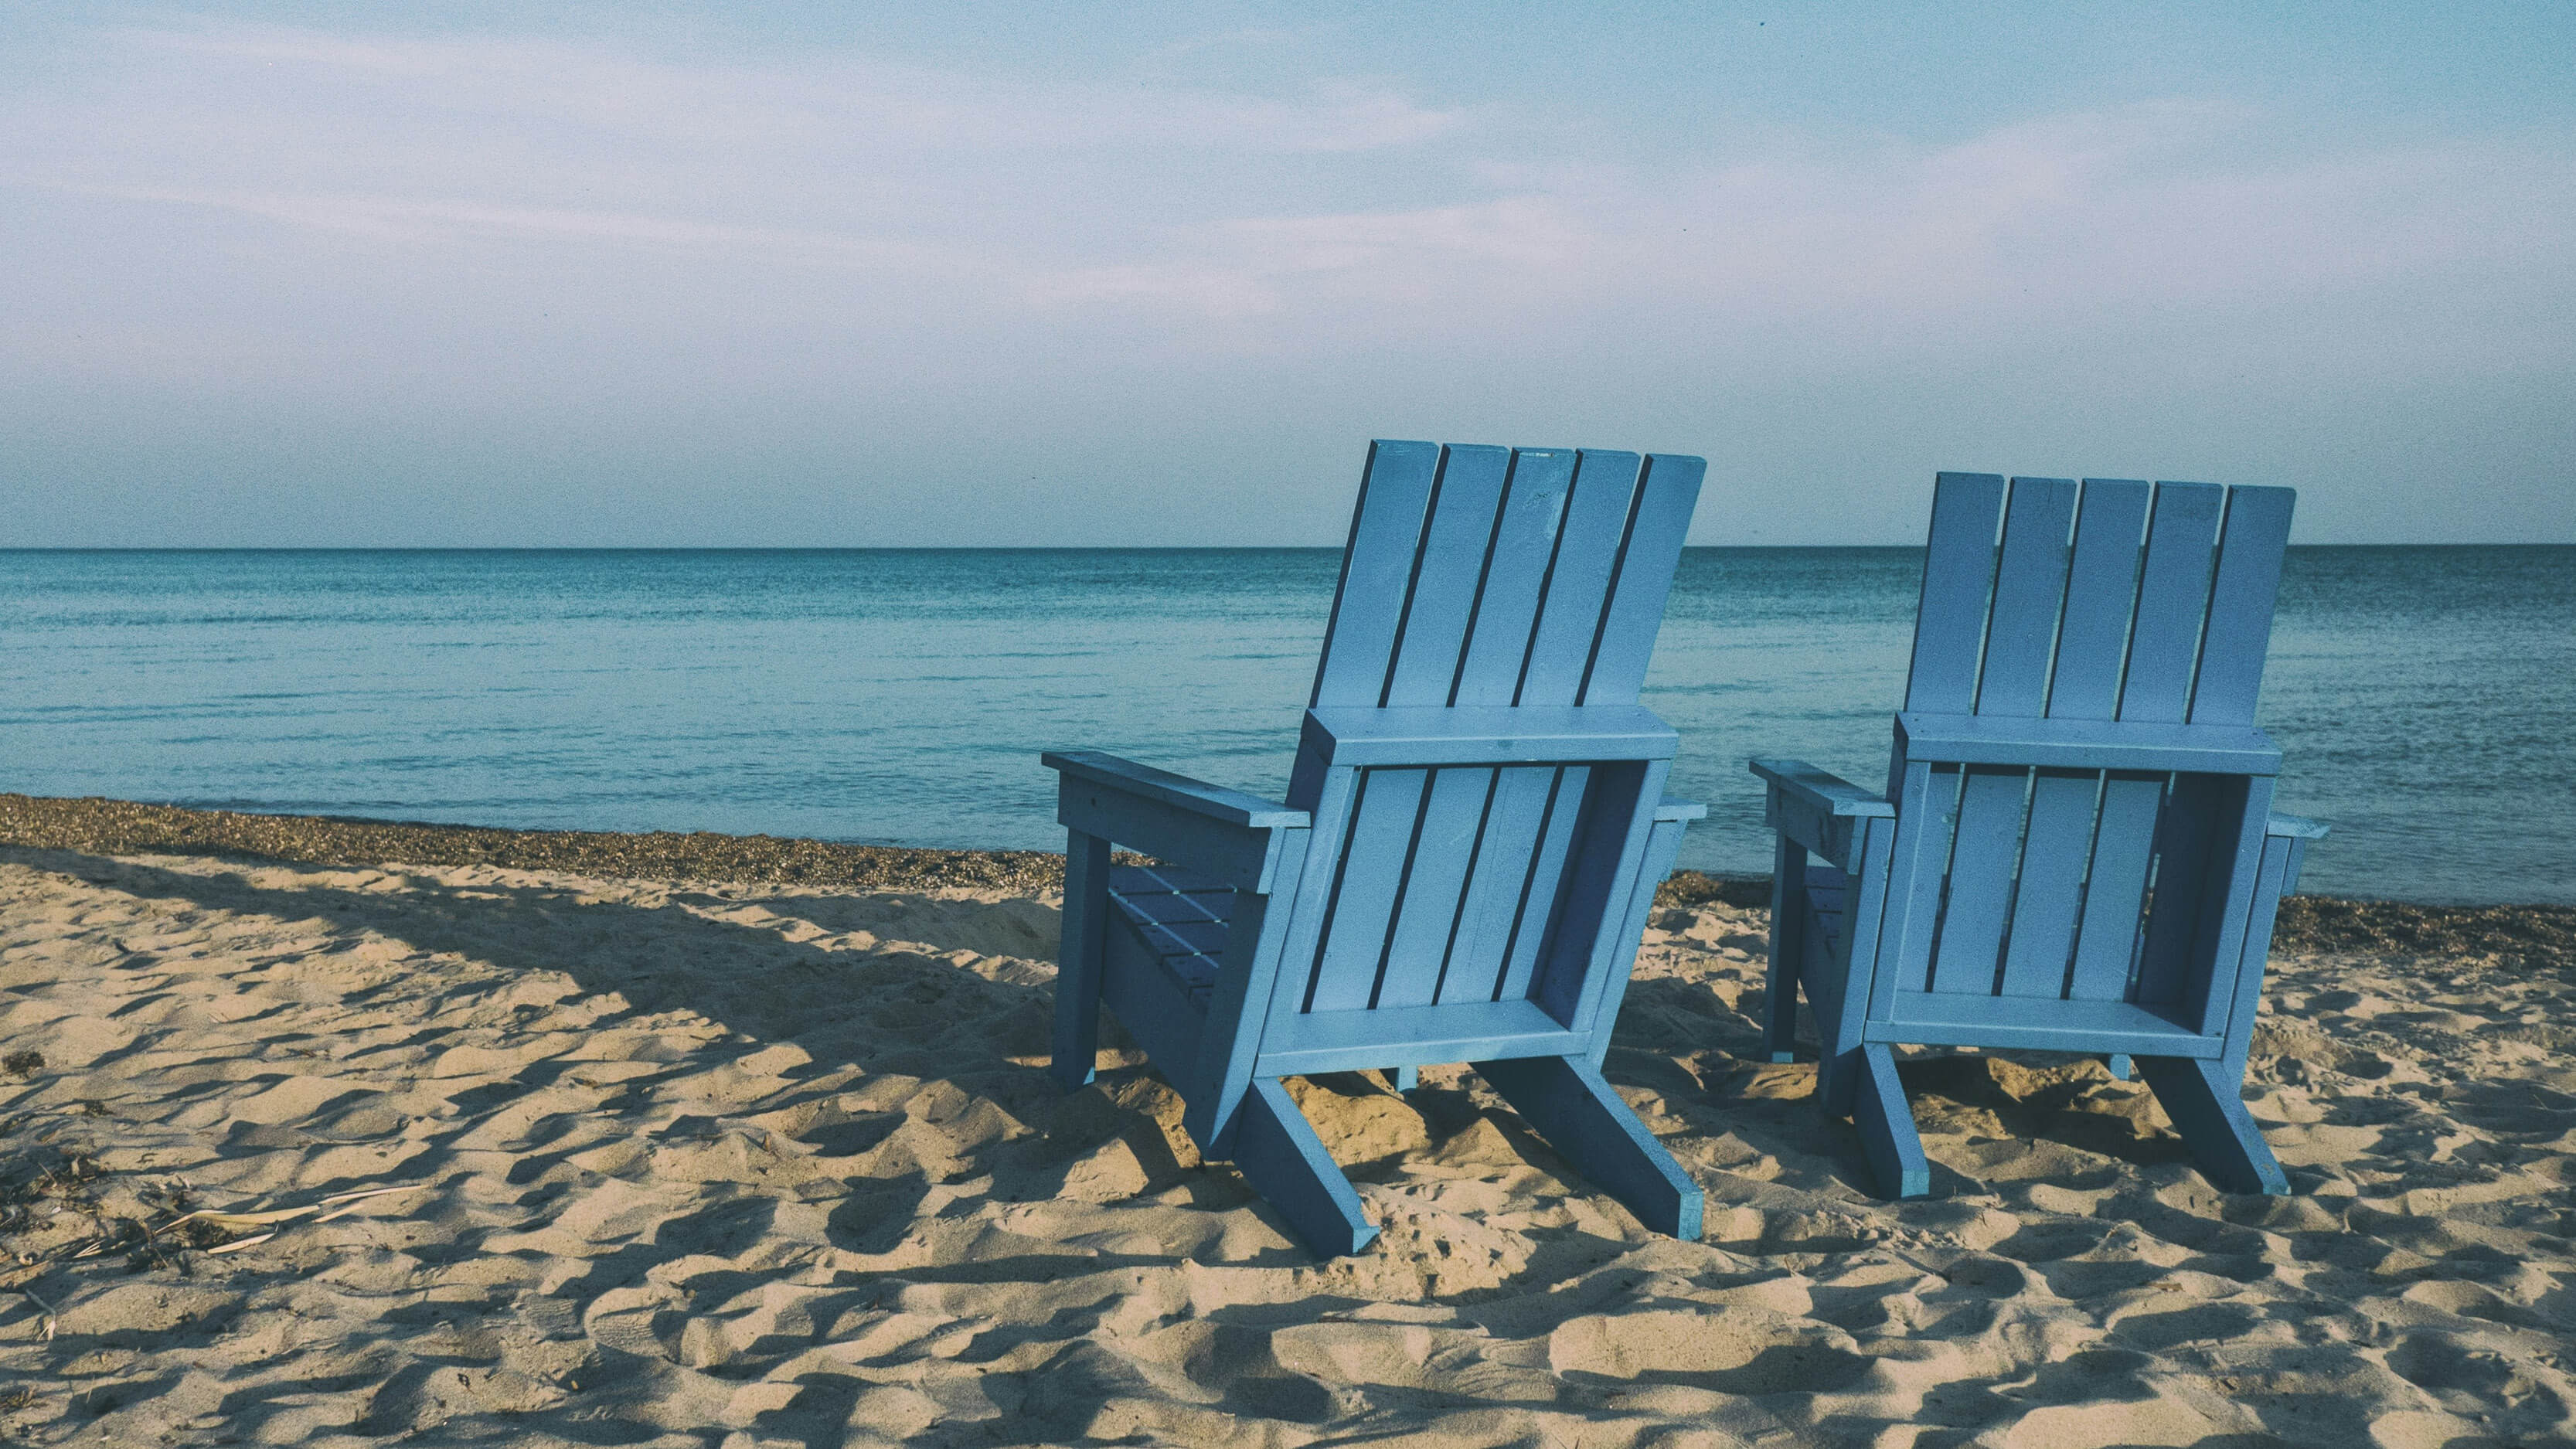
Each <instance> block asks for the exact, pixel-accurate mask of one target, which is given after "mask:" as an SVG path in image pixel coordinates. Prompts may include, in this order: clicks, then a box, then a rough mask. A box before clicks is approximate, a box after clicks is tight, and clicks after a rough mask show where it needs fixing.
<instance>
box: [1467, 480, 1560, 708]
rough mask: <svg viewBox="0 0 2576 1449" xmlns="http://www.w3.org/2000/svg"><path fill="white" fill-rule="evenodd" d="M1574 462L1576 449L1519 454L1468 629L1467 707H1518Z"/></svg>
mask: <svg viewBox="0 0 2576 1449" xmlns="http://www.w3.org/2000/svg"><path fill="white" fill-rule="evenodd" d="M1574 462H1575V455H1574V451H1573V450H1572V449H1570V448H1566V449H1557V450H1553V451H1548V450H1538V449H1531V448H1522V449H1520V450H1518V451H1517V452H1515V453H1513V454H1512V469H1511V479H1510V482H1509V485H1508V487H1507V488H1506V490H1505V492H1504V495H1503V516H1502V522H1501V524H1500V525H1498V526H1497V527H1496V528H1495V530H1494V543H1493V549H1492V553H1491V557H1490V559H1489V561H1488V562H1487V564H1486V566H1485V575H1484V579H1483V581H1482V583H1481V584H1480V585H1479V587H1478V590H1477V594H1476V602H1475V607H1474V617H1473V620H1472V622H1471V623H1470V625H1469V627H1468V635H1467V657H1466V660H1465V662H1464V663H1462V664H1461V665H1460V666H1459V669H1458V680H1457V685H1456V702H1457V703H1459V704H1471V705H1473V704H1510V703H1512V702H1513V697H1514V695H1515V694H1516V693H1518V691H1519V689H1520V684H1521V664H1522V661H1524V660H1526V659H1527V658H1529V642H1530V630H1531V628H1532V627H1533V626H1534V625H1535V624H1536V623H1537V620H1538V604H1539V592H1540V590H1541V589H1543V588H1544V587H1545V586H1546V583H1547V565H1548V560H1550V559H1552V558H1554V557H1556V539H1557V534H1558V532H1559V531H1560V530H1561V529H1562V528H1563V526H1564V523H1565V508H1566V501H1567V499H1568V498H1569V497H1570V496H1571V495H1572V493H1573V489H1574Z"/></svg>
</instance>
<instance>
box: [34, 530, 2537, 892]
mask: <svg viewBox="0 0 2576 1449" xmlns="http://www.w3.org/2000/svg"><path fill="white" fill-rule="evenodd" d="M1921 558H1922V555H1921V551H1920V550H1918V549H1910V548H1839V549H1791V548H1780V549H1718V548H1700V549H1691V550H1689V551H1687V552H1686V553H1685V554H1684V556H1683V561H1682V565H1681V570H1680V574H1679V577H1678V579H1677V581H1676V585H1675V588H1674V591H1673V596H1672V602H1671V606H1670V609H1669V611H1668V613H1667V615H1666V620H1665V624H1664V630H1663V635H1662V638H1661V642H1660V643H1659V645H1658V647H1657V650H1656V654H1655V661H1654V666H1653V669H1652V671H1651V673H1650V674H1649V676H1648V680H1647V686H1646V691H1645V703H1646V704H1647V705H1648V706H1649V707H1651V708H1653V709H1654V710H1656V711H1657V712H1658V713H1660V714H1662V715H1663V717H1664V718H1665V719H1666V720H1667V721H1669V722H1670V723H1671V724H1672V725H1673V726H1674V727H1675V728H1676V729H1678V730H1679V731H1680V732H1681V736H1682V747H1681V757H1680V760H1679V762H1678V764H1677V766H1676V768H1675V771H1674V778H1673V785H1672V790H1673V793H1676V794H1682V795H1687V796H1690V797H1692V798H1695V799H1700V800H1705V801H1707V802H1708V804H1709V807H1710V811H1709V818H1708V819H1707V821H1706V822H1704V823H1703V824H1701V825H1697V826H1694V827H1693V828H1692V831H1691V834H1690V836H1689V838H1688V841H1687V843H1686V844H1685V845H1684V847H1683V850H1682V863H1683V864H1684V865H1685V866H1693V867H1698V868H1701V869H1707V870H1718V871H1736V872H1756V871H1765V870H1767V869H1768V868H1769V865H1770V851H1771V846H1770V839H1769V836H1768V834H1767V832H1765V831H1764V830H1763V828H1762V800H1761V794H1760V791H1759V790H1758V788H1757V784H1756V781H1755V780H1754V778H1753V777H1752V776H1751V775H1749V774H1747V773H1746V772H1745V769H1744V761H1745V759H1746V758H1747V757H1748V756H1751V755H1756V754H1762V755H1793V756H1798V757H1802V758H1805V759H1808V760H1811V761H1813V762H1815V763H1817V764H1820V765H1823V766H1825V767H1826V768H1828V769H1832V770H1835V771H1837V772H1838V773H1841V774H1844V775H1846V776H1848V777H1849V778H1851V779H1853V780H1855V781H1858V782H1861V783H1862V784H1865V785H1869V786H1871V787H1872V788H1875V787H1877V786H1878V785H1879V784H1880V783H1882V782H1883V779H1884V776H1885V772H1886V756H1887V743H1888V725H1889V716H1890V714H1891V712H1892V711H1893V710H1894V708H1895V706H1896V702H1897V698H1898V695H1899V693H1900V692H1901V690H1902V689H1903V687H1904V679H1905V661H1906V653H1907V650H1908V647H1909V645H1910V642H1911V638H1912V628H1913V615H1914V602H1915V597H1914V596H1915V590H1916V587H1917V584H1918V581H1919V575H1920V570H1921ZM1338 560H1339V554H1338V552H1337V551H1335V550H1329V549H1311V550H1310V549H1259V550H1132V551H1128V550H1090V549H1082V550H1033V549H997V550H812V551H800V550H740V551H736V550H670V551H662V550H634V551H626V550H614V551H608V550H603V551H591V550H578V551H570V550H568V551H550V550H529V551H516V550H504V551H490V550H456V551H444V550H419V551H415V550H311V551H305V550H282V551H207V552H191V551H160V550H154V551H130V552H129V551H0V789H5V790H12V791H17V792H21V793H25V794H34V795H108V796H115V797H120V798H125V799H135V800H149V801H159V802H168V803H174V804H182V805H194V806H205V807H214V808H221V809H231V810H257V811H277V812H290V813H300V814H331V815H355V816H372V817H379V818H385V819H397V820H429V821H443V822H452V823H463V824H476V825H509V826H531V827H547V828H570V829H586V830H716V831H724V832H729V833H735V834H755V833H765V834H771V835H805V836H816V837H821V838H824V839H829V840H841V841H857V842H867V843H877V844H896V845H926V846H963V847H1018V848H1036V849H1052V848H1059V847H1060V846H1061V844H1062V835H1061V833H1060V832H1059V831H1058V829H1057V827H1056V826H1055V824H1054V800H1053V789H1054V777H1053V776H1052V775H1051V774H1050V773H1049V772H1047V771H1046V770H1044V769H1043V768H1042V767H1040V765H1039V764H1038V751H1039V750H1041V749H1047V748H1067V747H1081V748H1095V749H1106V750H1110V751H1113V752H1116V753H1119V754H1123V755H1127V756H1129V757H1131V758H1134V759H1138V760H1141V761H1144V762H1146V763H1149V764H1155V765H1159V766H1162V767H1164V768H1167V769H1173V770H1178V771H1181V772H1183V773H1186V774H1191V775H1196V776H1199V777H1201V778H1203V779H1207V780H1210V781H1214V782H1216V783H1220V784H1226V785H1232V786H1235V787H1237V788H1241V789H1246V790H1251V791H1253V792H1255V793H1259V794H1263V795H1268V796H1271V797H1273V798H1276V796H1277V795H1278V793H1279V792H1280V791H1281V790H1282V789H1283V788H1284V786H1285V783H1286V780H1287V774H1288V764H1289V756H1290V752H1291V749H1292V748H1293V746H1294V744H1295V741H1296V737H1297V719H1298V714H1299V711H1300V710H1301V709H1302V708H1303V707H1304V704H1305V699H1306V693H1307V689H1308V686H1309V685H1310V683H1311V681H1312V675H1313V670H1314V664H1315V650H1316V645H1317V643H1318V642H1319V640H1320V639H1321V638H1322V635H1323V630H1324V623H1325V616H1326V614H1327V613H1328V611H1329V609H1330V607H1331V603H1332V591H1333V582H1334V574H1335V570H1336V566H1337V563H1338ZM2261 723H2262V724H2263V725H2264V726H2265V727H2266V728H2268V729H2269V730H2271V731H2272V733H2273V735H2274V736H2275V737H2276V738H2277V740H2278V741H2279V742H2280V744H2281V746H2282V748H2283V750H2284V751H2285V752H2286V753H2287V756H2288V764H2287V767H2286V770H2285V773H2284V775H2283V777H2282V780H2281V785H2280V795H2279V799H2280V808H2283V809H2286V810H2292V811H2296V812H2298V813H2302V814H2309V815H2314V816H2317V817H2320V818H2322V819H2324V820H2326V821H2328V822H2329V823H2331V824H2332V826H2333V828H2334V829H2333V834H2332V836H2331V837H2330V838H2328V839H2326V840H2324V841H2322V842H2319V843H2318V844H2317V845H2316V846H2315V847H2314V848H2313V849H2312V850H2311V851H2310V852H2309V855H2308V865H2307V871H2306V875H2305V878H2304V879H2303V881H2302V883H2301V885H2302V889H2305V890H2308V891H2313V892H2322V893H2328V894H2344V895H2358V896H2375V897H2385V898H2394V899H2403V900H2414V901H2423V902H2445V903H2487V902H2553V903H2576V811H2571V810H2570V809H2569V804H2570V800H2571V796H2576V546H2498V547H2439V548H2413V547H2386V548H2358V547H2355V548H2342V547H2312V548H2294V549H2292V550H2291V552H2290V556H2289V563H2288V568H2287V573H2286V577H2285V580H2284V584H2283V591H2282V597H2281V605H2280V613H2279V618H2278V622H2277V623H2276V625H2275V627H2274V630H2273V643H2272V656H2271V668H2270V671H2269V673H2268V675H2267V677H2266V680H2265V684H2264V690H2263V702H2262V709H2261Z"/></svg>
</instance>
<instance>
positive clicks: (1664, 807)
mask: <svg viewBox="0 0 2576 1449" xmlns="http://www.w3.org/2000/svg"><path fill="white" fill-rule="evenodd" d="M1707 818H1708V807H1707V806H1705V805H1702V804H1701V803H1699V802H1698V801H1697V800H1676V799H1674V798H1673V797H1672V796H1670V795H1666V796H1665V797H1664V798H1663V799H1662V800H1660V801H1658V802H1656V805H1655V823H1656V824H1658V825H1664V824H1673V823H1678V822H1681V821H1684V820H1706V819H1707Z"/></svg>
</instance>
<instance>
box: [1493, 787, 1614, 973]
mask: <svg viewBox="0 0 2576 1449" xmlns="http://www.w3.org/2000/svg"><path fill="white" fill-rule="evenodd" d="M1591 783H1592V771H1591V770H1590V769H1589V768H1588V767H1586V766H1583V765H1565V766H1560V767H1559V773H1558V775H1557V781H1556V790H1555V792H1554V793H1553V794H1552V795H1551V796H1550V797H1549V798H1548V801H1547V808H1546V810H1545V812H1544V814H1543V815H1542V816H1541V818H1540V820H1539V823H1538V831H1537V835H1538V848H1537V849H1536V850H1535V851H1534V852H1533V853H1532V854H1531V856H1530V867H1529V874H1528V876H1527V877H1526V880H1525V883H1524V884H1523V886H1522V888H1521V891H1520V898H1519V900H1518V901H1516V902H1515V903H1514V907H1513V912H1512V924H1511V930H1510V932H1509V933H1508V934H1507V935H1506V937H1505V946H1504V951H1503V957H1502V977H1501V980H1500V981H1499V982H1498V983H1497V984H1496V985H1495V987H1494V995H1493V999H1494V1000H1496V1001H1518V1000H1520V999H1522V998H1523V997H1526V996H1528V995H1529V994H1530V980H1531V978H1532V977H1533V976H1534V975H1535V974H1536V973H1537V971H1538V963H1539V955H1540V952H1542V951H1543V950H1545V949H1546V947H1547V944H1548V929H1549V927H1551V926H1553V925H1554V924H1555V922H1556V903H1557V897H1558V894H1559V892H1560V888H1561V887H1562V886H1563V885H1564V883H1565V858H1566V854H1567V852H1568V851H1569V850H1570V849H1571V848H1572V846H1573V844H1574V827H1575V825H1576V823H1577V822H1578V821H1580V820H1581V819H1582V816H1583V797H1584V794H1585V792H1586V791H1587V790H1588V789H1589V788H1590V786H1591Z"/></svg>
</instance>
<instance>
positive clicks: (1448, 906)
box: [1377, 766, 1495, 1008]
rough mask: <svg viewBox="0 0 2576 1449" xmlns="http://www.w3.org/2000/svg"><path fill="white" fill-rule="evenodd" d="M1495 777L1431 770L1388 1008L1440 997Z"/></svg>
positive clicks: (1387, 987)
mask: <svg viewBox="0 0 2576 1449" xmlns="http://www.w3.org/2000/svg"><path fill="white" fill-rule="evenodd" d="M1494 774H1495V772H1494V771H1493V770H1492V769H1490V768H1479V767H1474V766H1463V767H1462V766H1452V767H1450V768H1448V769H1443V770H1435V771H1433V772H1432V776H1431V794H1430V798H1429V799H1428V800H1426V801H1425V802H1424V804H1423V808H1422V829H1421V832H1420V835H1419V837H1418V839H1417V843H1416V844H1415V846H1414V851H1413V869H1412V871H1411V872H1410V873H1409V874H1407V875H1406V877H1405V881H1404V904H1403V907H1402V908H1401V909H1400V910H1399V911H1398V912H1397V914H1396V920H1395V925H1394V927H1393V933H1392V936H1391V938H1390V939H1391V944H1390V945H1389V946H1388V948H1387V957H1386V976H1385V979H1384V980H1383V981H1382V982H1380V983H1379V986H1378V993H1377V1005H1378V1006H1379V1007H1381V1008H1383V1007H1390V1006H1429V1005H1431V1004H1432V1003H1434V1002H1436V1001H1438V1000H1439V999H1440V986H1441V974H1442V968H1443V967H1444V966H1445V965H1446V964H1447V961H1448V957H1449V947H1450V942H1451V940H1452V938H1453V937H1454V935H1455V933H1456V928H1457V926H1458V912H1459V907H1460V905H1461V904H1462V903H1463V901H1464V898H1465V892H1466V887H1467V867H1468V864H1469V863H1470V862H1471V861H1472V860H1473V859H1474V858H1475V853H1476V836H1477V832H1478V830H1479V828H1480V827H1481V826H1482V825H1483V824H1484V822H1485V805H1486V802H1487V801H1488V800H1489V799H1491V798H1492V796H1493V793H1494Z"/></svg>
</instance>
